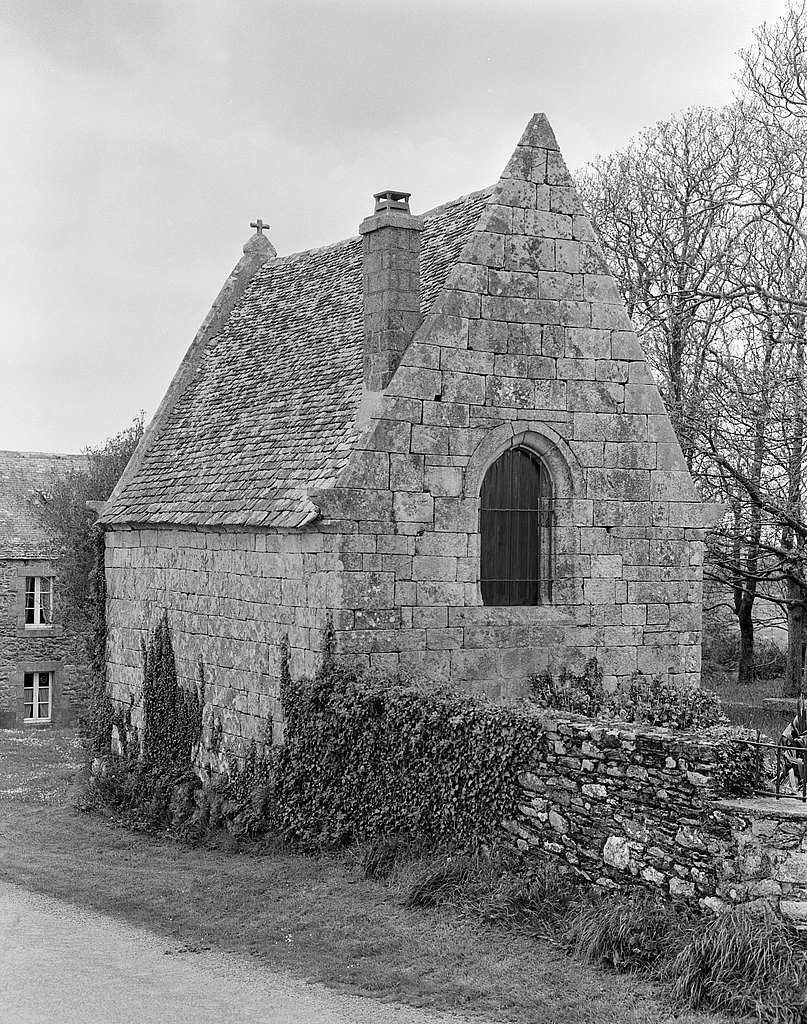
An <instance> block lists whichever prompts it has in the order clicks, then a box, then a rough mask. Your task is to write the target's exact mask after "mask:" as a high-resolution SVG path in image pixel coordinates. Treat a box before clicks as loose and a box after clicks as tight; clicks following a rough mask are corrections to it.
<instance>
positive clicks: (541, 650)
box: [105, 115, 709, 749]
mask: <svg viewBox="0 0 807 1024" xmlns="http://www.w3.org/2000/svg"><path fill="white" fill-rule="evenodd" d="M390 217H391V218H392V219H391V220H389V218H390ZM368 220H369V221H370V222H371V223H367V222H365V224H364V225H363V226H362V231H363V233H364V239H363V241H360V240H359V239H355V240H349V241H347V242H344V243H339V244H338V245H337V246H334V247H328V248H327V249H324V250H317V251H314V252H312V253H307V254H299V255H298V256H295V257H289V258H287V259H285V260H284V259H274V258H273V256H274V251H273V250H269V249H267V248H266V246H264V248H263V249H261V247H260V245H259V244H258V243H259V242H261V241H262V242H264V243H265V239H263V238H262V237H261V238H260V239H258V238H257V236H256V238H255V239H253V241H252V242H251V243H250V245H249V254H248V258H247V259H246V262H244V261H242V264H239V267H240V269H239V268H237V269H236V272H235V274H234V277H233V280H235V278H238V280H237V281H235V284H234V285H233V287H232V288H229V290H227V296H228V297H227V302H226V303H225V304H224V305H223V306H221V308H220V309H219V308H218V305H221V302H219V304H218V305H217V306H214V311H213V313H211V317H209V318H208V321H206V325H204V326H203V329H202V331H201V332H200V336H199V337H198V338H197V342H195V343H194V346H193V347H192V350H191V352H190V353H189V355H188V356H187V357H186V360H185V361H184V363H183V366H182V367H181V369H180V372H179V373H178V375H177V378H176V379H175V381H174V384H173V385H172V388H171V390H170V391H169V394H168V396H167V397H166V400H165V402H164V403H163V407H161V411H160V412H159V413H158V416H157V417H156V418H155V422H154V423H153V424H152V426H151V427H150V428H149V431H148V432H147V435H146V437H145V438H144V442H143V444H142V445H141V449H140V450H139V454H138V455H136V456H135V459H134V460H133V463H132V464H131V466H130V469H129V470H127V474H126V475H125V477H124V479H123V480H122V481H121V484H120V485H119V487H118V488H116V494H115V495H113V499H112V501H111V503H110V506H109V508H108V510H107V512H106V513H105V519H106V522H107V524H108V527H109V529H108V533H107V548H108V562H107V564H108V586H109V609H108V624H109V638H110V639H109V651H108V672H109V679H110V683H111V685H112V692H113V694H114V695H115V696H116V698H118V699H122V700H127V701H128V699H129V697H130V696H131V695H133V694H136V692H137V687H138V685H139V679H140V674H141V671H142V668H141V657H140V641H141V640H142V639H143V638H144V637H145V636H146V633H147V630H148V628H150V626H152V625H153V623H154V621H155V617H156V616H157V615H159V614H161V613H162V609H163V608H165V609H167V610H168V613H169V621H170V622H171V625H172V627H173V629H174V633H175V643H176V648H177V653H178V655H179V658H180V662H181V666H182V667H181V671H182V675H183V678H184V679H186V680H188V681H190V680H192V679H194V678H195V676H196V664H197V661H198V659H199V658H200V657H201V659H202V661H203V662H204V664H205V669H206V679H207V681H208V683H209V686H210V689H209V691H208V700H209V703H211V705H217V706H219V707H221V708H226V711H227V714H226V719H227V721H226V730H225V734H226V736H227V741H228V742H229V743H231V745H232V746H233V748H234V749H242V748H243V745H244V744H245V743H246V742H248V740H249V738H250V737H251V736H254V735H258V731H259V730H261V729H262V726H261V718H262V715H263V713H264V710H263V709H264V708H265V707H269V706H270V705H271V707H272V708H274V709H276V705H275V704H274V703H273V702H272V700H271V699H270V698H271V695H272V694H275V693H276V687H277V681H278V675H277V673H278V650H279V644H280V642H281V639H282V637H283V635H284V634H286V633H288V635H289V639H290V643H291V646H292V655H293V657H292V671H294V672H295V673H299V672H302V671H310V670H311V668H313V667H314V665H315V664H316V660H317V656H318V651H319V649H320V647H321V643H322V634H323V631H324V629H325V624H326V621H327V616H328V614H329V613H331V614H332V616H333V621H334V626H335V629H336V633H337V650H338V653H339V656H341V657H345V658H351V659H354V660H358V661H359V662H361V663H363V664H365V665H368V666H373V667H380V668H388V669H394V668H399V667H400V668H405V669H411V670H415V671H417V672H421V673H423V674H424V675H425V676H426V677H428V678H430V679H434V680H443V681H445V680H450V681H451V682H452V683H454V684H456V685H458V686H466V687H469V688H473V689H477V690H479V691H482V692H485V693H487V694H488V695H490V696H492V697H494V698H510V697H514V696H517V695H519V694H520V693H522V692H523V689H524V686H525V682H526V680H527V679H528V678H529V677H530V676H531V675H532V674H533V673H535V672H538V671H541V670H544V669H549V670H552V671H557V670H559V669H560V668H561V667H565V668H570V669H572V670H579V669H580V668H582V666H583V665H584V663H585V662H586V661H588V660H589V659H590V658H592V657H596V658H597V660H598V662H599V664H600V666H601V668H602V670H603V672H604V675H605V680H606V684H607V685H611V686H616V685H619V684H620V683H624V682H626V681H627V680H629V679H630V677H631V676H632V674H633V673H635V672H640V673H643V674H646V675H661V676H664V677H665V678H671V679H672V680H674V681H675V682H677V683H681V684H688V683H695V682H697V680H698V676H699V668H700V603H701V574H702V559H703V538H704V534H705V528H706V525H707V523H708V520H709V515H708V512H707V510H706V509H705V508H704V506H702V504H701V502H700V499H699V496H698V494H697V492H696V490H695V488H694V486H693V484H692V481H691V478H690V476H689V474H688V472H687V469H686V465H685V463H684V460H683V456H682V454H681V451H680V448H679V446H678V443H677V441H676V438H675V435H674V433H673V431H672V427H671V425H670V421H669V418H668V417H667V415H666V413H665V411H664V408H663V405H662V403H661V399H660V397H659V394H658V391H657V389H656V387H655V385H654V384H653V381H652V377H651V375H650V371H649V369H648V367H647V364H646V361H645V360H644V357H643V355H642V352H641V349H640V347H639V344H638V342H637V340H636V337H635V335H634V333H633V332H632V329H631V325H630V323H629V321H628V319H627V316H626V314H625V310H624V305H623V303H622V301H621V299H620V296H619V295H618V293H617V290H616V285H615V283H614V280H613V278H612V277H611V276H610V274H609V272H608V270H607V267H606V266H605V264H604V262H603V259H602V255H601V251H600V248H599V246H598V244H597V242H596V240H595V239H594V237H593V234H592V231H591V228H590V226H589V223H588V221H587V219H586V218H585V216H584V215H583V213H582V210H581V208H580V206H579V204H578V200H577V198H576V195H575V192H574V188H573V186H572V183H571V179H570V177H569V175H568V171H567V170H566V168H565V165H564V163H563V160H562V157H561V155H560V153H559V151H558V148H557V143H556V142H555V139H554V136H553V134H552V131H551V129H550V128H549V125H548V124H547V122H546V119H545V118H544V117H543V116H542V115H536V117H535V118H533V120H532V121H531V122H530V125H529V126H528V128H527V131H526V132H525V134H524V136H523V138H522V140H521V142H520V144H519V146H518V147H517V149H516V151H515V153H514V155H513V157H512V159H511V160H510V162H509V164H508V166H507V168H506V170H505V172H504V174H503V176H502V178H501V180H500V181H499V183H498V184H497V185H496V186H495V187H494V188H493V189H492V190H487V191H486V192H484V193H478V194H476V195H474V196H471V197H465V198H464V199H462V200H458V201H456V203H455V204H453V205H452V204H448V205H447V206H446V207H443V208H439V209H438V210H437V211H432V213H431V214H426V215H424V216H423V217H422V218H414V217H410V216H409V215H408V213H400V212H395V213H394V216H393V215H392V214H388V213H385V212H384V211H383V210H382V211H381V213H379V214H378V216H377V217H376V215H374V217H373V218H369V219H368ZM387 220H389V223H387ZM393 221H394V223H393ZM385 230H386V231H387V232H390V235H389V241H390V245H391V244H392V242H393V241H394V243H395V246H394V248H395V252H396V253H397V255H396V254H395V253H392V254H391V255H389V259H388V256H387V255H386V254H385V250H384V245H386V244H387V243H386V242H385V241H384V238H385V236H384V231H385ZM407 232H409V233H410V234H411V239H410V244H409V247H408V248H407V245H406V244H405V243H406V239H407V234H406V233H407ZM362 246H364V247H365V248H366V249H367V252H366V253H365V265H364V270H362V250H361V247H362ZM452 246H453V248H452ZM368 253H369V254H370V256H369V257H368ZM367 259H370V262H369V263H367V262H366V261H367ZM306 268H308V269H306ZM441 268H442V269H441ZM306 274H308V275H314V274H316V275H320V277H318V278H317V280H316V282H315V287H313V288H312V287H310V282H309V281H308V279H307V277H306ZM239 275H240V276H239ZM340 275H341V276H340ZM362 275H364V278H365V280H364V294H363V293H362V279H363V278H362ZM418 275H419V276H420V281H419V280H418ZM241 278H243V280H242V279H241ZM368 278H369V279H370V280H369V281H368V280H367V279H368ZM264 281H265V282H267V283H266V284H264ZM419 285H420V288H421V295H420V312H419V314H418V313H417V312H416V311H417V307H418V303H417V289H418V286H419ZM329 287H332V289H333V291H332V294H331V293H329V292H328V288H329ZM264 288H265V289H266V292H265V294H264V291H263V290H262V289H264ZM306 288H308V290H309V292H313V293H315V294H311V295H308V293H306ZM379 289H380V290H379ZM384 289H388V290H389V293H390V294H389V296H388V297H387V298H385V291H384ZM323 295H327V296H328V301H327V302H323V301H322V298H323ZM303 298H305V301H306V302H307V303H308V305H307V306H305V308H304V309H303V310H302V311H301V310H300V308H295V306H294V303H295V302H301V301H303ZM368 303H369V305H368ZM340 304H341V305H340ZM323 309H326V310H333V312H332V313H329V314H328V317H326V318H325V319H324V320H321V318H322V315H323V314H322V310H323ZM281 310H282V311H283V312H282V318H281V312H280V311H281ZM214 314H215V315H214ZM365 314H367V320H366V322H365ZM318 318H319V319H318ZM320 320H321V322H320ZM418 321H421V322H420V326H419V327H417V329H416V330H415V332H414V336H413V337H412V338H411V340H410V341H409V343H408V345H407V346H406V347H405V349H404V351H403V355H402V356H401V354H400V353H401V348H402V332H403V333H406V332H408V331H410V330H412V329H413V328H414V324H416V323H417V322H418ZM267 324H269V325H270V327H267ZM266 332H269V333H266ZM272 332H274V333H272ZM363 333H364V337H363V336H362V335H363ZM332 338H335V339H336V340H334V341H330V339H332ZM267 339H268V340H267ZM317 346H320V347H319V348H318V347H317ZM368 346H369V348H368ZM385 346H387V347H386V348H385ZM273 360H274V362H273ZM317 360H319V362H317ZM339 360H341V362H339ZM231 368H232V369H231ZM390 372H391V373H392V376H391V378H389V373H390ZM245 381H246V382H249V387H247V386H246V385H245V383H244V382H245ZM317 388H319V389H320V390H319V391H317ZM315 393H316V395H320V393H321V394H322V397H321V398H319V397H318V398H316V400H315V401H314V400H313V399H312V395H313V394H315ZM261 402H265V409H264V410H263V411H261ZM239 403H245V404H244V406H243V407H241V405H240V404H239ZM253 407H254V408H253ZM256 410H257V411H256ZM303 411H304V412H305V415H303V414H302V413H303ZM261 415H262V416H263V417H264V421H265V422H266V423H267V424H269V426H266V427H265V428H263V427H261V426H260V424H261V422H263V421H262V420H261V419H260V416H261ZM339 417H341V420H339V423H338V424H337V425H336V426H334V424H336V421H337V420H338V419H339ZM320 425H321V426H320ZM337 428H338V429H337ZM319 429H321V430H322V431H323V433H322V439H323V440H322V444H325V442H326V441H328V444H330V447H329V448H328V449H327V457H326V454H322V452H320V450H319V449H320V445H319V443H318V440H317V438H318V433H317V431H318V430H319ZM261 430H263V431H264V433H263V434H262V433H261ZM194 431H195V432H196V433H194ZM239 431H241V432H242V435H239ZM264 435H265V436H264ZM202 436H203V441H204V444H203V447H202V449H200V444H202V442H200V441H199V438H200V437H202ZM328 439H330V440H328ZM334 439H336V441H334ZM511 446H524V447H526V448H528V449H530V450H531V451H533V452H535V453H536V454H537V455H539V456H540V458H541V459H542V461H543V463H544V465H545V466H546V468H547V469H548V471H549V473H550V475H551V478H552V484H553V491H554V508H555V531H554V534H555V545H554V547H555V558H554V567H553V575H554V587H553V590H554V596H553V603H552V604H551V605H543V606H526V607H512V606H511V607H491V606H485V605H483V604H482V597H481V592H480V584H479V555H480V551H479V547H480V533H479V496H480V488H481V485H482V481H483V479H484V476H485V473H486V471H487V470H488V468H489V466H490V465H491V464H492V462H494V461H495V459H496V458H497V457H498V456H499V455H501V454H502V453H503V452H504V451H505V450H506V449H507V448H508V447H511ZM200 450H204V451H205V452H206V453H207V455H206V458H207V459H208V463H209V464H205V463H204V461H202V460H201V459H200V457H199V456H198V452H199V451H200ZM275 450H277V451H279V452H281V455H282V458H281V456H280V455H279V456H278V457H277V459H276V462H275V463H272V465H276V469H272V470H271V471H270V470H269V469H267V470H266V471H265V472H266V474H267V476H266V479H265V483H263V484H262V485H261V486H262V488H263V489H262V490H261V489H260V488H256V487H253V488H252V490H250V489H249V478H250V475H256V474H258V473H259V472H260V471H262V467H263V466H264V464H265V463H266V462H267V460H269V461H271V459H272V458H274V455H273V454H272V453H273V452H274V451H275ZM287 451H288V452H289V454H288V455H287V454H284V453H286V452H287ZM222 452H223V453H225V456H226V457H223V456H221V455H220V454H219V453H222ZM247 453H253V455H252V457H253V459H254V466H255V468H254V469H252V468H251V466H250V464H249V462H248V461H247V458H246V455H247ZM295 453H296V454H295ZM194 460H196V461H194ZM214 461H215V465H214V464H213V463H214ZM272 474H274V475H272ZM261 479H263V478H261ZM194 481H199V484H196V483H194ZM253 491H254V493H253ZM270 510H273V511H271V512H270ZM287 523H288V524H289V526H288V528H286V527H285V524H287ZM263 524H271V525H263ZM276 524H283V528H274V527H275V526H276ZM274 713H275V711H273V714H274Z"/></svg>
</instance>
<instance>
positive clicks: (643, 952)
mask: <svg viewBox="0 0 807 1024" xmlns="http://www.w3.org/2000/svg"><path fill="white" fill-rule="evenodd" d="M686 927H687V921H686V919H685V918H683V917H682V916H681V913H680V911H679V910H677V909H676V907H674V906H673V905H672V904H670V903H667V902H664V901H662V900H661V899H660V898H658V897H656V896H654V895H653V894H651V893H644V892H637V893H633V894H631V895H628V896H626V895H622V894H617V895H613V896H606V897H604V898H602V899H597V900H592V901H588V902H583V903H580V904H578V905H577V907H576V908H574V909H573V910H572V911H571V913H570V916H569V919H568V923H567V927H566V934H565V938H566V941H567V942H568V943H569V945H571V946H572V947H573V949H574V951H575V953H576V954H577V955H578V956H580V957H582V958H583V959H585V960H592V961H594V962H596V963H602V964H605V965H607V966H608V967H612V968H613V969H614V970H617V971H638V970H643V969H645V968H647V967H650V966H652V965H654V964H656V963H658V962H660V961H661V960H662V959H663V958H664V957H665V956H666V955H667V954H668V953H669V951H670V949H671V948H673V947H674V946H675V944H676V943H677V942H680V940H681V935H682V933H683V932H684V930H685V928H686Z"/></svg>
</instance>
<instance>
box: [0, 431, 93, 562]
mask: <svg viewBox="0 0 807 1024" xmlns="http://www.w3.org/2000/svg"><path fill="white" fill-rule="evenodd" d="M86 467H87V459H86V458H85V457H84V456H83V455H54V454H53V453H50V452H9V451H0V558H53V557H55V556H56V555H57V554H58V545H57V544H55V542H54V540H53V536H52V534H50V533H49V532H48V530H47V529H46V528H45V526H44V523H43V522H42V518H41V516H40V515H39V512H38V510H37V505H38V503H41V501H42V496H43V494H44V495H46V494H47V493H48V491H49V490H50V488H51V486H52V484H53V482H54V480H55V479H56V478H57V477H61V476H65V475H67V474H68V473H69V472H71V470H77V469H86Z"/></svg>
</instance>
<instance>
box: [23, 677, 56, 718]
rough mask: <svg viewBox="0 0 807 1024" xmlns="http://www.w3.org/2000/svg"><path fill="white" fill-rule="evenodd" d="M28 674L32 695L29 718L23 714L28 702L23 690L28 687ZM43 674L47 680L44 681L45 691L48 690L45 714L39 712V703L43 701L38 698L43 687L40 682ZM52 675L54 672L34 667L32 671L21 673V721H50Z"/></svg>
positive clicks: (51, 714)
mask: <svg viewBox="0 0 807 1024" xmlns="http://www.w3.org/2000/svg"><path fill="white" fill-rule="evenodd" d="M29 676H30V678H31V686H30V689H31V690H32V693H31V697H32V704H31V716H32V717H31V718H28V717H27V715H26V714H25V709H26V705H27V703H28V702H27V701H26V700H25V690H26V689H28V688H29V687H28V685H27V684H28V677H29ZM43 676H44V677H45V679H46V680H47V681H46V683H45V684H44V686H45V687H47V691H48V700H47V715H42V714H40V704H42V703H44V702H43V701H41V700H40V692H41V690H42V689H43V688H44V687H43V682H42V677H43ZM54 676H55V673H54V672H52V671H46V672H43V671H40V670H39V669H34V670H33V671H30V672H28V671H26V672H24V673H23V677H22V685H23V691H22V692H23V697H22V700H23V722H31V723H34V722H41V723H44V722H50V721H51V719H52V718H53V681H54Z"/></svg>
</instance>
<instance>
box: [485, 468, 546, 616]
mask: <svg viewBox="0 0 807 1024" xmlns="http://www.w3.org/2000/svg"><path fill="white" fill-rule="evenodd" d="M480 497H481V523H480V529H481V534H482V537H481V567H480V570H481V571H480V577H481V584H482V602H483V604H490V605H531V604H550V603H551V601H552V559H553V532H554V509H553V506H552V480H551V478H550V476H549V473H548V471H547V469H546V467H545V466H544V464H543V462H541V460H540V459H539V458H538V456H537V455H535V454H533V452H531V451H530V450H529V449H527V448H511V449H510V450H509V451H506V452H505V453H504V455H502V456H500V457H499V458H498V459H497V460H496V461H495V462H494V463H493V465H492V466H491V467H490V468H489V469H488V471H487V473H486V474H485V479H484V480H483V482H482V492H481V495H480Z"/></svg>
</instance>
